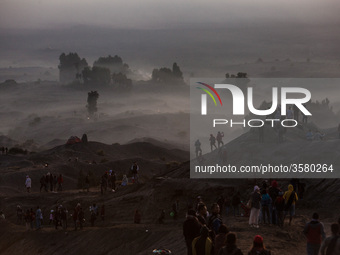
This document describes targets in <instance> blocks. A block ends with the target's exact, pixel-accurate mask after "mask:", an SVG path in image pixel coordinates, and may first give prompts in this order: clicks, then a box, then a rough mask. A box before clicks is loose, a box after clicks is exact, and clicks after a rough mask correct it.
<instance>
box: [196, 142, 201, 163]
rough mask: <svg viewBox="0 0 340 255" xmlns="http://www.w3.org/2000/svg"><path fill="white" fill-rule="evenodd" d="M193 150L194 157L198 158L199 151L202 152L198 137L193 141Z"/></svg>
mask: <svg viewBox="0 0 340 255" xmlns="http://www.w3.org/2000/svg"><path fill="white" fill-rule="evenodd" d="M195 152H196V158H198V155H199V153H201V154H202V149H201V142H200V140H199V139H197V140H196V142H195Z"/></svg>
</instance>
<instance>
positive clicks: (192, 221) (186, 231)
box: [183, 209, 201, 255]
mask: <svg viewBox="0 0 340 255" xmlns="http://www.w3.org/2000/svg"><path fill="white" fill-rule="evenodd" d="M200 230H201V224H200V223H199V222H198V219H197V217H196V212H195V210H193V209H190V210H189V211H188V213H187V218H186V220H185V221H184V223H183V235H184V239H185V244H186V246H187V250H188V253H187V254H188V255H192V246H191V244H192V241H193V240H194V239H195V238H196V237H198V236H199V235H200Z"/></svg>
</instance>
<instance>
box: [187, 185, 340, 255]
mask: <svg viewBox="0 0 340 255" xmlns="http://www.w3.org/2000/svg"><path fill="white" fill-rule="evenodd" d="M298 187H300V189H303V188H304V184H303V183H300V182H299V180H297V179H292V180H291V184H289V185H288V190H287V191H285V192H283V191H282V190H281V189H280V188H279V185H278V183H277V181H272V183H271V186H268V185H267V182H263V183H262V186H261V187H259V186H257V185H256V186H255V187H254V191H253V192H252V193H251V195H250V200H249V202H248V204H250V205H249V207H245V208H244V209H245V210H244V214H243V215H244V216H247V214H246V211H247V208H249V209H250V212H249V213H250V215H249V226H250V227H251V228H255V229H256V228H259V225H260V224H263V225H264V224H268V226H274V225H277V226H278V227H283V224H284V221H285V217H289V220H288V222H289V223H288V224H289V225H291V224H292V221H293V217H294V215H295V203H296V202H297V201H298V194H303V192H304V191H303V190H300V191H299V192H297V191H296V190H298ZM302 187H303V188H302ZM302 196H303V195H302ZM240 205H243V203H242V202H241V201H240V193H239V192H236V193H235V194H234V195H233V196H227V197H223V196H221V197H219V198H218V199H217V202H216V203H213V204H212V206H211V208H210V211H209V212H208V208H207V206H206V204H205V203H204V202H203V200H202V197H201V196H199V197H197V201H196V206H195V207H192V206H189V209H188V212H187V216H186V220H185V221H184V223H183V235H184V239H185V243H186V246H187V254H188V255H224V254H227V255H231V254H233V255H236V254H238V255H240V254H243V252H242V251H241V250H240V249H239V248H238V247H237V245H236V240H237V235H236V234H235V233H231V232H229V230H228V227H227V226H226V225H225V224H224V222H223V217H222V215H221V213H222V212H223V210H222V208H223V207H225V213H226V214H227V215H228V214H230V212H231V210H233V212H234V215H235V216H237V215H238V206H240ZM241 215H242V214H241ZM339 224H340V218H339V222H338V223H334V224H332V226H331V231H332V235H331V236H329V237H327V238H326V234H325V231H324V226H323V224H322V223H321V222H320V221H319V215H318V213H314V214H313V216H312V220H311V221H310V222H308V223H307V224H306V226H305V228H304V230H303V233H304V234H305V236H306V238H307V245H306V252H307V253H306V254H307V255H319V252H320V253H321V254H322V255H337V254H340V232H339ZM247 254H248V255H255V254H257V255H268V254H271V252H270V251H269V250H267V249H266V248H265V246H264V242H263V237H261V236H260V235H256V236H255V237H254V240H253V245H252V247H251V249H250V250H248V251H247Z"/></svg>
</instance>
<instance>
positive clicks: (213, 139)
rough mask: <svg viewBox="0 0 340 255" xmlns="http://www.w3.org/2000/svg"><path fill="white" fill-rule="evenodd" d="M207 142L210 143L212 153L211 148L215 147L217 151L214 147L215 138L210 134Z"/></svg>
mask: <svg viewBox="0 0 340 255" xmlns="http://www.w3.org/2000/svg"><path fill="white" fill-rule="evenodd" d="M209 141H210V148H211V151H213V147H215V149H217V147H216V138H215V136H214V135H213V134H210V138H209Z"/></svg>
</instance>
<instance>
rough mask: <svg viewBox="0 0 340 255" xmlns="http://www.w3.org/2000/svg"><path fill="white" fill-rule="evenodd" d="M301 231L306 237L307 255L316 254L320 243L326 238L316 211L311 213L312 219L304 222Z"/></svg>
mask: <svg viewBox="0 0 340 255" xmlns="http://www.w3.org/2000/svg"><path fill="white" fill-rule="evenodd" d="M303 233H304V234H305V236H306V237H307V255H318V254H319V250H320V247H321V243H322V241H323V240H324V239H325V238H326V234H325V231H324V226H323V224H322V223H321V222H320V221H319V214H318V213H313V216H312V220H311V221H310V222H308V223H307V224H306V226H305V228H304V230H303Z"/></svg>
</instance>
